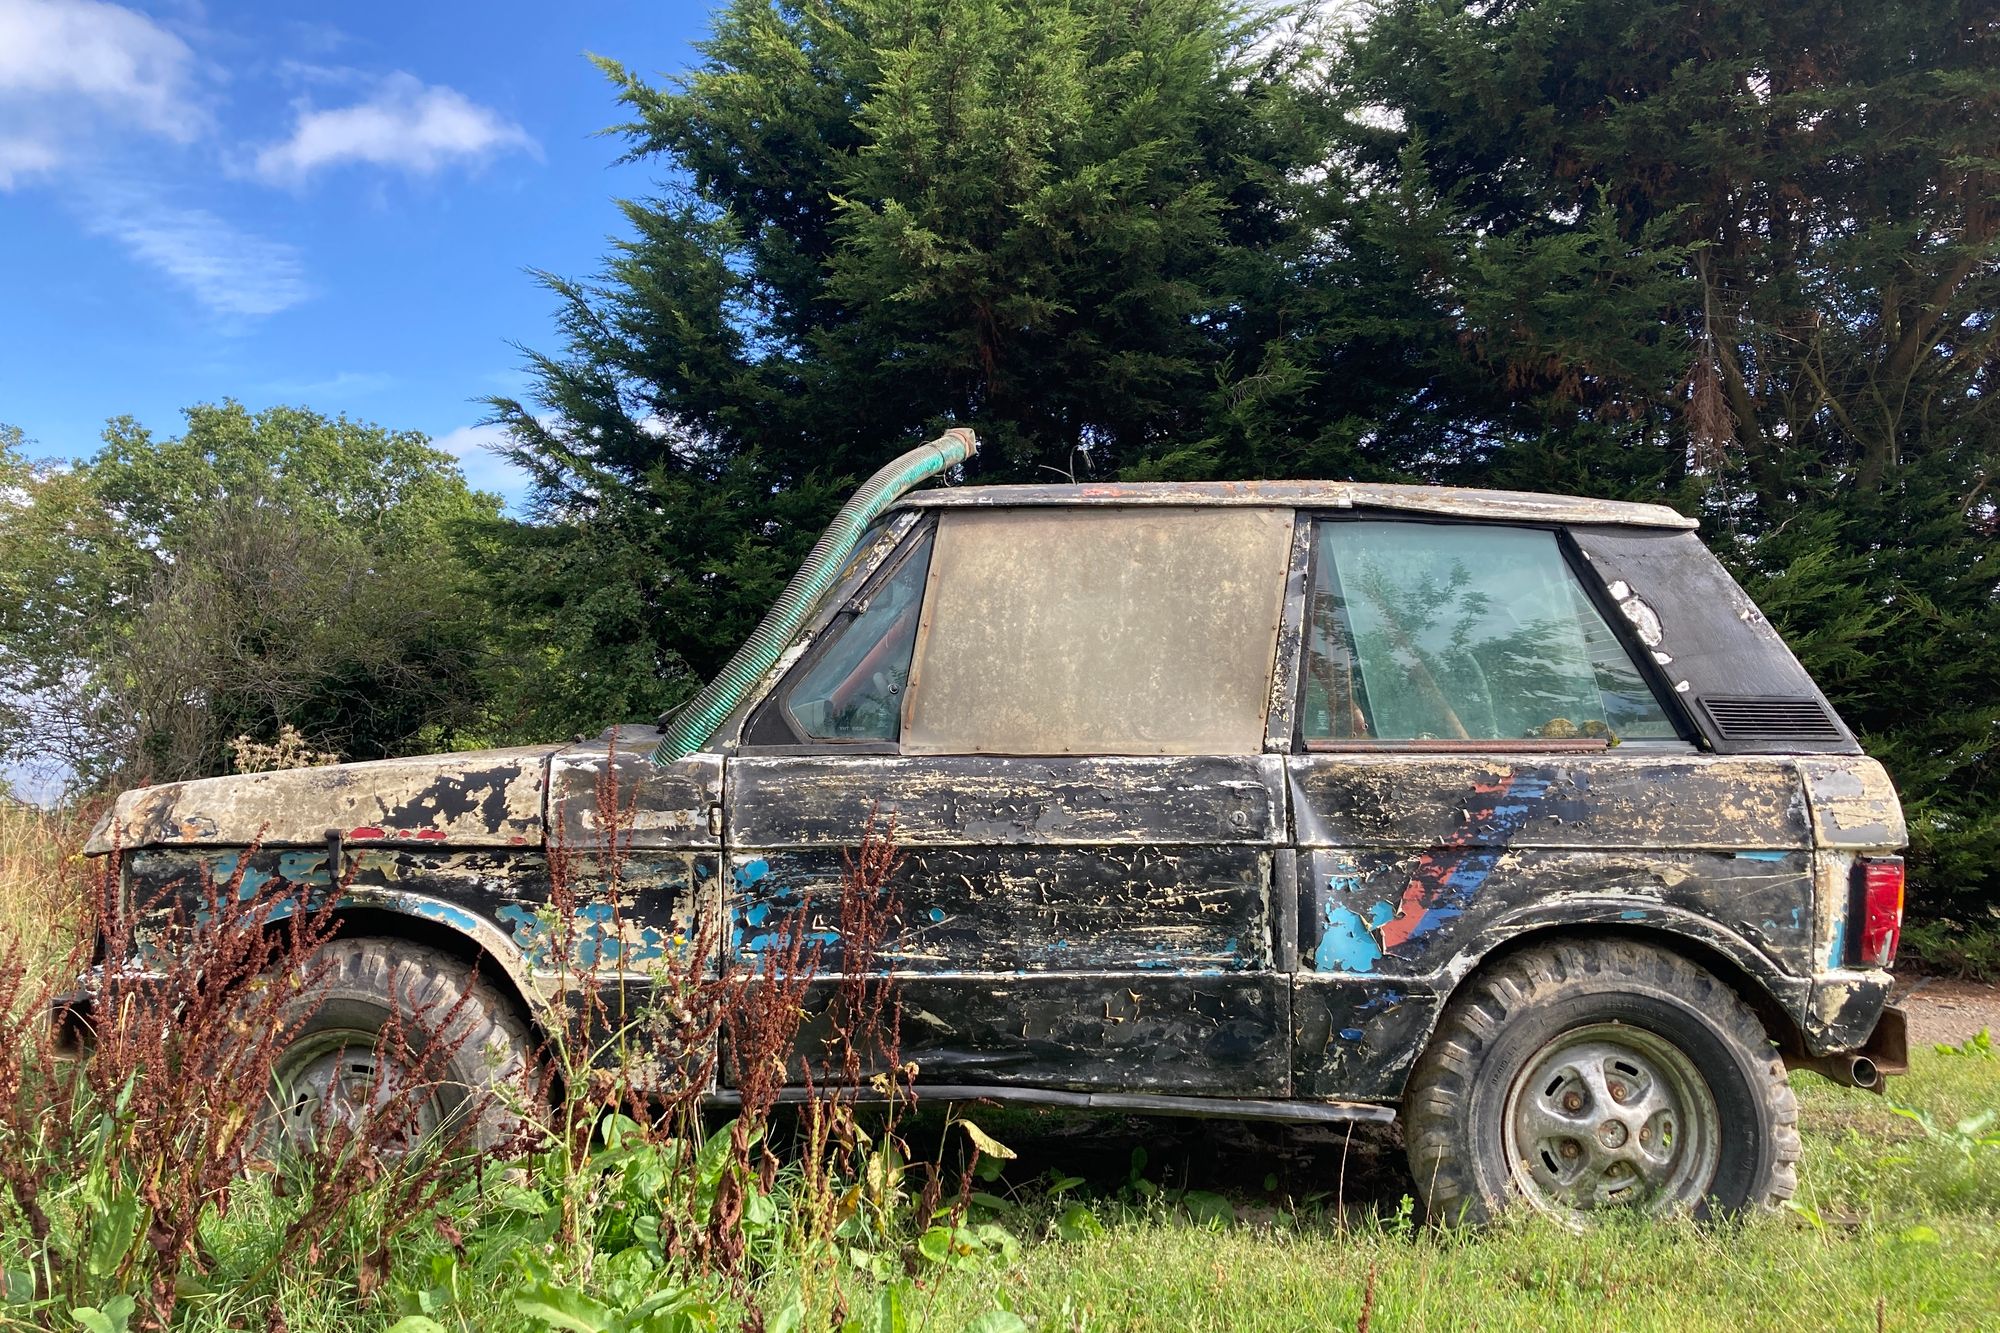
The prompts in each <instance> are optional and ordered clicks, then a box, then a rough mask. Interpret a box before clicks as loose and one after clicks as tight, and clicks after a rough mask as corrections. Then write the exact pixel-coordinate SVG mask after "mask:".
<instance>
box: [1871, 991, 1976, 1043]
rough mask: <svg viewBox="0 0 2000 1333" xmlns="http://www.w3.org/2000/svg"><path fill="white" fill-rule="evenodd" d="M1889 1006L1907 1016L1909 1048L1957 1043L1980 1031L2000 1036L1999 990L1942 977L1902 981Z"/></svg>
mask: <svg viewBox="0 0 2000 1333" xmlns="http://www.w3.org/2000/svg"><path fill="white" fill-rule="evenodd" d="M1890 1002H1891V1003H1892V1004H1896V1005H1900V1006H1901V1007H1902V1008H1904V1009H1906V1010H1908V1011H1909V1015H1910V1045H1911V1046H1912V1047H1927V1046H1929V1045H1930V1044H1931V1043H1933V1042H1949V1043H1954V1044H1955V1043H1957V1042H1961V1041H1964V1040H1965V1039H1966V1038H1967V1037H1970V1036H1973V1035H1974V1034H1976V1033H1977V1032H1978V1031H1979V1030H1980V1029H1981V1028H1985V1029H1986V1030H1987V1031H1989V1032H1993V1033H1995V1034H1996V1035H2000V986H1991V985H1987V984H1986V983H1984V982H1979V981H1953V980H1949V979H1946V978H1943V977H1904V978H1899V979H1898V981H1897V984H1896V994H1895V998H1894V999H1893V1000H1892V1001H1890Z"/></svg>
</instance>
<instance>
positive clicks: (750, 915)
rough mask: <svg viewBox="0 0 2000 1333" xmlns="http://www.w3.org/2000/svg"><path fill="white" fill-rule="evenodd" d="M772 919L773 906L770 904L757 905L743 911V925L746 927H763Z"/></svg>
mask: <svg viewBox="0 0 2000 1333" xmlns="http://www.w3.org/2000/svg"><path fill="white" fill-rule="evenodd" d="M770 919H771V904H769V903H757V904H756V905H754V906H751V907H746V908H744V909H743V923H744V924H745V925H748V926H761V925H763V924H764V923H765V922H766V921H768V920H770Z"/></svg>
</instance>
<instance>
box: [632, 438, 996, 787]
mask: <svg viewBox="0 0 2000 1333" xmlns="http://www.w3.org/2000/svg"><path fill="white" fill-rule="evenodd" d="M978 452H979V438H978V437H977V436H975V435H974V434H973V433H972V431H971V430H969V429H968V428H966V427H964V426H960V427H958V428H957V429H955V430H948V431H946V432H945V433H944V434H942V435H940V436H938V437H937V438H936V439H935V440H932V441H931V442H930V443H929V444H926V445H923V446H921V447H919V448H916V449H912V450H911V451H910V452H909V453H907V454H904V455H903V456H902V457H901V458H898V459H897V460H896V461H894V462H893V463H890V464H889V465H888V466H887V467H885V468H883V469H882V470H881V471H880V472H877V473H876V474H875V475H874V476H872V477H870V478H869V479H868V480H867V481H866V482H865V483H863V484H862V487H861V489H860V490H858V491H856V492H855V493H854V498H853V499H851V500H849V501H848V502H847V503H846V504H844V505H842V506H841V507H840V512H839V513H837V514H835V515H834V516H833V521H832V522H831V523H829V524H827V526H826V531H825V532H823V533H821V534H820V538H819V541H818V542H816V543H814V545H813V549H812V554H811V555H809V556H807V557H806V562H805V564H804V566H802V567H801V568H800V570H799V572H798V573H796V574H794V575H792V581H791V582H790V583H788V584H786V585H785V590H784V591H783V592H782V593H780V594H778V600H777V602H776V603H774V604H773V605H772V607H771V609H770V611H769V612H767V613H766V614H765V616H764V619H763V620H762V621H761V622H759V623H758V625H757V628H756V629H755V630H754V631H752V633H751V635H750V637H749V638H748V639H745V640H744V641H743V646H742V647H741V648H738V649H737V650H736V652H735V654H734V655H733V656H732V657H730V659H729V661H728V662H726V663H724V664H723V667H722V670H720V671H718V672H716V673H715V679H714V680H711V681H710V682H708V684H706V685H704V686H702V689H701V693H700V694H697V695H695V697H694V698H693V699H691V700H689V701H688V703H687V704H686V705H685V706H684V707H682V708H681V709H680V711H679V712H677V713H675V714H674V715H673V717H672V719H671V720H670V721H669V722H668V723H667V731H666V734H665V735H664V736H662V737H661V738H660V744H659V746H658V748H656V749H655V750H654V751H653V762H654V763H655V764H659V765H663V766H664V765H666V764H671V763H673V762H674V761H675V760H676V759H685V758H686V757H687V756H688V755H691V754H693V753H694V752H695V751H696V750H699V749H700V748H701V747H702V746H703V745H704V744H706V743H707V741H708V738H709V737H710V736H712V735H714V734H715V729H716V728H717V727H719V726H721V725H722V723H723V721H724V719H726V718H727V717H728V716H729V715H730V714H731V713H733V712H735V711H736V707H737V705H738V704H740V703H742V702H743V700H744V699H745V698H747V697H749V694H750V691H751V690H752V689H754V688H756V685H757V682H758V681H760V680H762V679H763V678H764V673H765V672H767V671H769V670H770V669H771V668H772V667H773V666H774V665H776V664H777V661H778V658H779V657H780V656H782V655H783V654H784V651H785V646H786V645H787V644H789V643H790V642H791V641H792V639H793V638H794V637H795V636H796V635H797V634H798V632H799V630H800V629H801V628H802V627H803V626H804V625H805V622H806V617H807V616H808V615H810V614H812V609H813V607H814V606H815V605H816V604H817V603H818V602H819V599H820V598H821V597H824V596H825V595H826V590H827V589H828V588H829V587H830V586H831V585H832V583H833V580H834V576H835V575H836V574H838V573H839V571H840V567H841V566H842V565H843V564H845V563H846V562H847V557H848V556H850V555H852V554H853V553H854V548H855V547H856V546H857V545H859V544H860V542H861V535H862V534H863V533H864V532H866V531H867V530H868V525H869V524H871V523H873V522H874V521H875V520H876V519H878V518H880V517H881V516H882V515H883V513H884V512H885V511H886V510H887V509H888V508H889V506H890V505H892V504H894V503H895V502H896V501H897V500H899V499H901V498H902V497H903V495H904V494H905V493H906V492H908V491H910V490H911V489H913V488H914V487H916V486H918V485H919V484H921V483H923V482H925V481H928V480H930V478H932V477H934V476H936V475H937V474H938V473H940V472H943V471H944V470H945V469H946V468H951V467H956V466H957V465H958V464H960V463H963V462H964V461H965V460H966V459H968V458H970V457H972V456H973V455H974V454H976V453H978Z"/></svg>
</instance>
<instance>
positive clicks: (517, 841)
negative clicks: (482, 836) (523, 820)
mask: <svg viewBox="0 0 2000 1333" xmlns="http://www.w3.org/2000/svg"><path fill="white" fill-rule="evenodd" d="M507 841H509V842H511V843H513V844H514V845H515V846H516V847H524V846H526V845H527V842H528V840H527V839H526V838H524V837H522V836H521V835H520V834H518V833H517V834H515V835H514V836H513V837H511V838H509V839H507Z"/></svg>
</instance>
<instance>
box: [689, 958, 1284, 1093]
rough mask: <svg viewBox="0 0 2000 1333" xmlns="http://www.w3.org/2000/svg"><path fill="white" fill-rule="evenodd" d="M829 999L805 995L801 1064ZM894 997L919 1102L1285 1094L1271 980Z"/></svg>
mask: <svg viewBox="0 0 2000 1333" xmlns="http://www.w3.org/2000/svg"><path fill="white" fill-rule="evenodd" d="M833 991H834V985H833V984H832V983H828V982H815V983H813V984H812V985H811V986H810V987H809V988H808V991H807V995H806V999H805V1002H804V1004H803V1006H802V1007H803V1008H804V1010H805V1022H804V1026H803V1028H802V1029H801V1032H800V1036H799V1047H798V1050H799V1054H800V1057H801V1060H805V1059H815V1058H821V1057H822V1053H823V1052H824V1051H825V1050H827V1049H828V1048H830V1047H831V1046H832V1044H833V1043H832V1037H831V1032H830V1029H829V1025H828V1022H827V1009H828V1005H829V1003H830V1001H831V999H832V993H833ZM897 998H898V1001H899V1002H900V1004H901V1007H902V1022H901V1027H900V1032H901V1037H902V1049H901V1055H902V1058H903V1059H905V1060H914V1061H915V1062H916V1063H917V1065H918V1067H919V1068H920V1069H921V1070H922V1082H920V1083H919V1084H918V1089H919V1091H920V1092H921V1090H922V1086H923V1083H934V1084H961V1085H962V1084H968V1083H991V1084H997V1085H1000V1086H1002V1087H1006V1086H1022V1085H1026V1086H1030V1087H1044V1088H1071V1089H1076V1090H1079V1091H1090V1090H1111V1089H1130V1090H1140V1089H1143V1090H1146V1091H1153V1092H1172V1093H1182V1094H1190V1095H1198V1096H1211V1097H1232V1096H1233V1097H1249V1096H1273V1095H1275V1096H1284V1095H1287V1094H1288V1093H1289V1092H1290V1090H1291V1077H1290V1074H1291V1071H1290V1068H1289V1064H1290V1061H1289V1052H1288V1050H1287V1048H1286V1046H1285V1044H1284V1043H1283V1042H1281V1041H1276V1040H1273V1034H1274V1033H1277V1032H1280V1031H1281V1030H1282V1029H1283V1026H1284V1023H1285V1019H1286V1015H1287V1013H1288V1011H1289V1008H1290V994H1289V990H1288V988H1286V987H1285V986H1284V985H1283V984H1282V983H1281V982H1279V981H1278V980H1276V979H1274V978H1272V977H1270V976H1261V977H1258V976H1251V977H1229V976H1217V977H1209V976H1173V977H1163V978H1161V977H1156V978H1151V979H1149V980H1147V981H1146V982H1145V984H1143V985H1133V984H1128V982H1127V980H1126V978H1124V977H1122V976H1119V975H1117V974H1101V973H1100V974H1096V975H1091V974H1083V975H1055V976H1044V977H1038V978H1035V979H1034V980H1033V982H1032V984H1025V985H1024V984H1023V983H1022V982H1020V981H1019V980H1018V979H1011V978H1007V977H996V976H913V977H910V978H908V979H906V980H904V981H902V982H900V983H899V984H898V986H897ZM722 1066H723V1068H724V1070H725V1071H726V1070H728V1069H729V1068H731V1066H732V1062H731V1061H729V1060H727V1059H725V1060H724V1061H723V1062H722ZM864 1072H866V1073H874V1072H879V1071H877V1070H874V1069H869V1070H866V1071H864Z"/></svg>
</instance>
